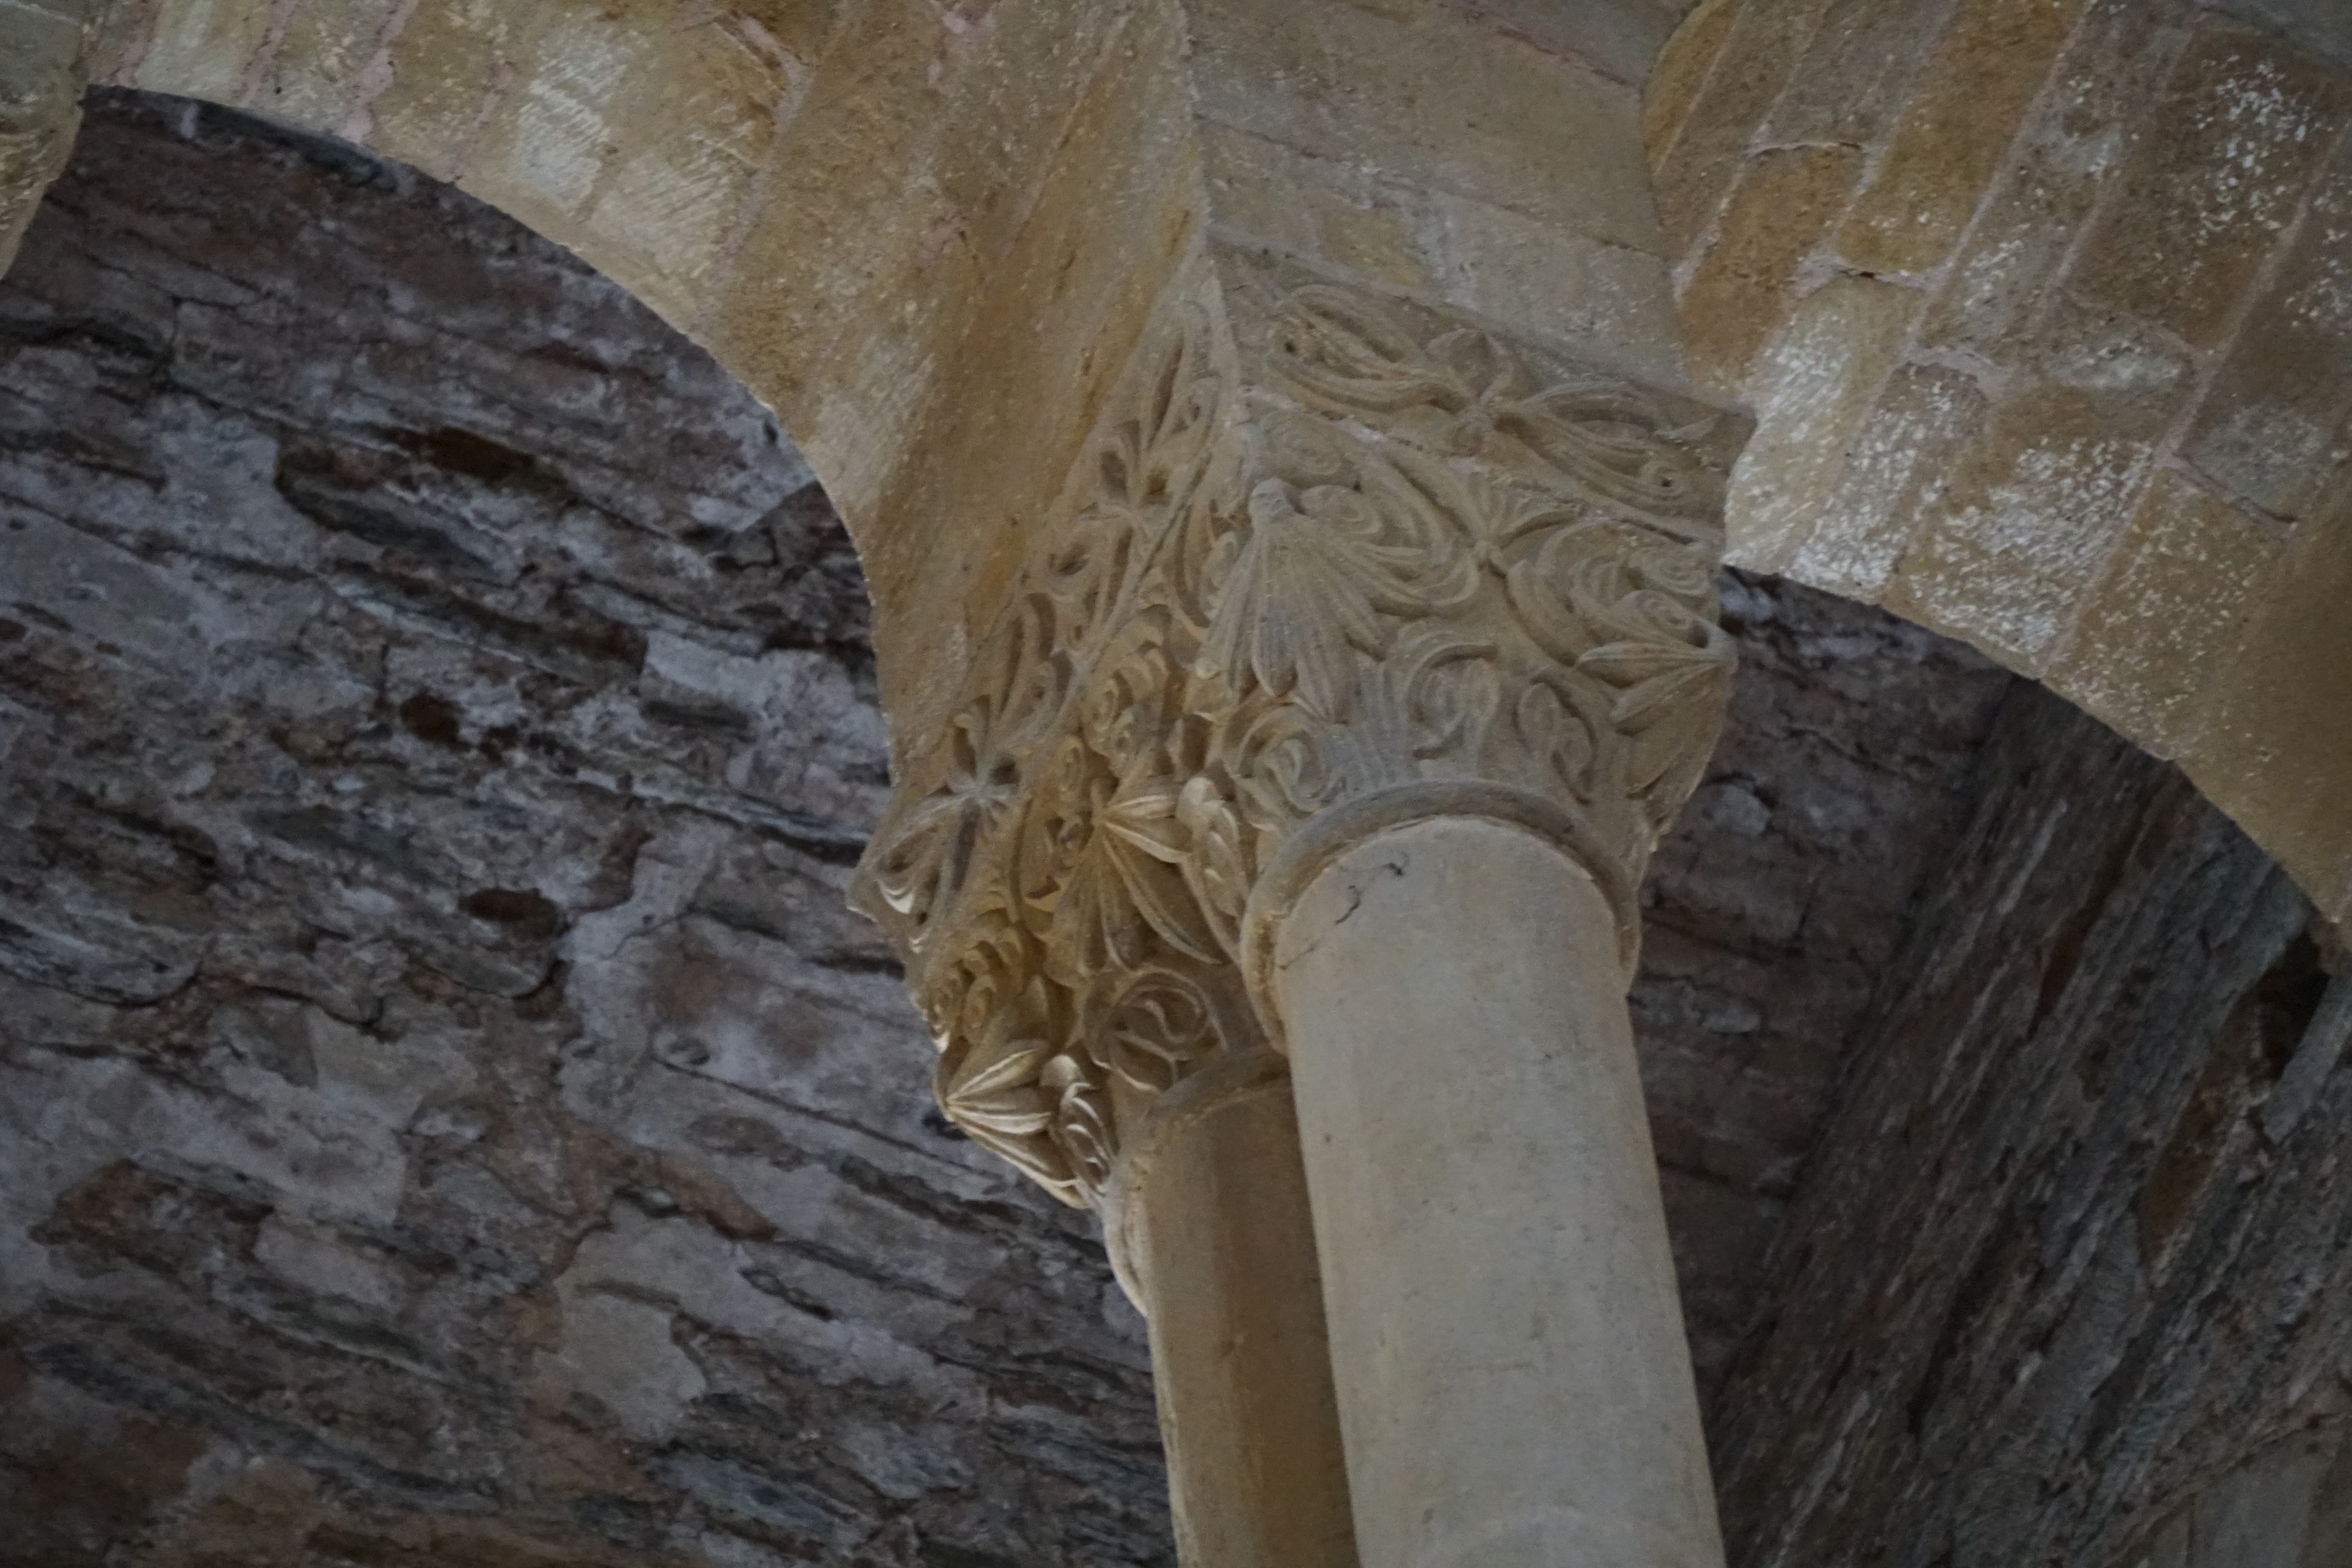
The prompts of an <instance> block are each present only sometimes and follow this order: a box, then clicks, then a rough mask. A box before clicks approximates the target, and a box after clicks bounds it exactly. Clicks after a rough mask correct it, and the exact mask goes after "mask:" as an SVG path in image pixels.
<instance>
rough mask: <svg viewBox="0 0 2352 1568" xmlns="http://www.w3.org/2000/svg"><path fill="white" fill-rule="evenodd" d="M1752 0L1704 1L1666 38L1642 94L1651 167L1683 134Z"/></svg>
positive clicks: (1644, 136)
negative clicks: (1745, 7)
mask: <svg viewBox="0 0 2352 1568" xmlns="http://www.w3.org/2000/svg"><path fill="white" fill-rule="evenodd" d="M1746 3H1747V0H1701V3H1700V5H1699V7H1698V9H1696V11H1693V12H1692V13H1691V14H1690V16H1689V17H1688V18H1687V19H1686V20H1685V22H1684V23H1683V25H1682V26H1680V27H1678V28H1676V29H1675V35H1674V37H1671V38H1669V39H1667V40H1666V47H1665V49H1664V52H1663V53H1662V54H1660V55H1659V57H1658V64H1657V68H1656V69H1655V70H1654V71H1652V72H1651V73H1650V85H1649V88H1648V89H1647V90H1646V91H1644V92H1643V95H1642V140H1643V143H1644V144H1645V145H1646V146H1647V147H1648V148H1649V150H1650V168H1651V172H1658V171H1659V170H1660V168H1661V167H1662V166H1663V165H1664V163H1665V162H1666V160H1667V156H1668V154H1669V152H1671V151H1672V150H1673V147H1674V143H1675V137H1677V136H1679V135H1681V134H1682V129H1683V122H1684V121H1685V120H1686V119H1687V118H1688V117H1689V114H1690V110H1691V105H1692V103H1693V102H1694V101H1696V99H1697V98H1698V95H1699V90H1700V89H1702V88H1704V87H1706V82H1707V77H1708V74H1709V73H1710V72H1712V71H1713V70H1714V69H1715V67H1716V62H1717V60H1719V59H1721V58H1722V57H1723V46H1724V43H1725V41H1726V40H1727V39H1728V38H1729V37H1730V36H1731V27H1732V24H1733V23H1735V22H1737V21H1738V19H1739V13H1740V9H1741V7H1742V6H1743V5H1746Z"/></svg>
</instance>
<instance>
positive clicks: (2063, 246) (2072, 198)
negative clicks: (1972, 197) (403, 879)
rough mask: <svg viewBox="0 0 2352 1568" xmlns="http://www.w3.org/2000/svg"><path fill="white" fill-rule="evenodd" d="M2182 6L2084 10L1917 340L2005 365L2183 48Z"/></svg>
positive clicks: (2158, 3)
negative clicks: (2161, 83) (2140, 120)
mask: <svg viewBox="0 0 2352 1568" xmlns="http://www.w3.org/2000/svg"><path fill="white" fill-rule="evenodd" d="M2187 10H2188V7H2187V5H2186V3H2185V0H2095V4H2093V5H2091V6H2090V7H2089V8H2088V10H2086V11H2085V12H2084V16H2083V21H2082V25H2081V26H2078V27H2077V28H2076V29H2075V32H2074V37H2073V38H2071V39H2070V40H2069V41H2068V42H2067V45H2066V47H2065V48H2064V49H2063V50H2062V51H2061V52H2060V54H2059V56H2058V58H2057V60H2056V63H2055V65H2054V67H2053V70H2052V73H2051V77H2050V80H2049V83H2048V84H2047V86H2046V87H2045V88H2044V89H2043V90H2042V97H2041V102H2040V105H2039V107H2038V108H2037V110H2036V111H2035V112H2034V113H2033V114H2032V115H2031V116H2029V117H2028V118H2027V119H2026V121H2025V123H2024V124H2023V125H2022V126H2021V128H2020V129H2019V131H2018V133H2017V136H2016V139H2015V141H2013V142H2012V143H2011V149H2010V154H2009V160H2008V164H2007V167H2005V168H2004V169H2003V170H2002V171H2001V173H2000V178H1999V179H1998V180H1997V181H1996V182H1995V183H1994V184H1993V187H1992V189H1991V191H1990V193H1989V194H1988V195H1987V196H1986V198H1985V200H1984V202H1983V204H1981V206H1980V207H1979V210H1978V212H1977V213H1976V214H1975V215H1974V223H1973V225H1972V226H1971V229H1970V231H1969V237H1968V241H1967V243H1966V244H1965V245H1964V246H1962V247H1961V249H1960V252H1959V254H1958V256H1955V257H1954V258H1953V263H1952V266H1951V267H1949V268H1948V270H1947V272H1946V274H1945V277H1944V282H1943V286H1942V287H1941V288H1940V289H1939V290H1938V292H1937V298H1936V300H1935V302H1934V303H1933V305H1931V307H1930V308H1929V309H1928V312H1927V319H1926V321H1925V322H1924V323H1923V325H1922V328H1921V331H1920V336H1921V339H1922V340H1923V341H1925V342H1927V343H1928V344H1930V345H1934V346H1937V347H1942V346H1946V345H1953V346H1958V347H1962V348H1966V349H1968V350H1971V351H1972V352H1975V353H1979V354H1981V355H1983V356H1985V357H1986V358H1988V359H1990V360H1991V361H1993V362H1995V363H1996V364H2004V365H2006V364H2011V363H2014V362H2015V361H2017V360H2018V358H2019V357H2020V354H2021V352H2022V351H2024V350H2027V349H2028V348H2029V347H2030V344H2031V341H2032V329H2033V328H2034V326H2035V325H2036V324H2037V322H2038V319H2039V317H2040V313H2041V308H2042V304H2043V302H2044V300H2045V299H2046V298H2048V295H2049V291H2050V289H2051V287H2053V284H2054V283H2055V281H2056V279H2057V277H2058V275H2059V274H2060V272H2061V271H2063V268H2064V267H2065V263H2066V259H2067V254H2068V251H2069V249H2070V247H2071V246H2073V245H2074V240H2075V238H2076V236H2077V235H2078V234H2079V233H2080V231H2081V227H2082V225H2083V223H2084V219H2085V218H2087V217H2088V216H2089V215H2090V213H2091V210H2092V208H2093V206H2094V205H2095V204H2096V202H2097V200H2098V196H2099V192H2100V191H2101V189H2102V188H2103V185H2104V183H2105V181H2106V180H2107V179H2108V178H2109V177H2110V176H2111V175H2112V174H2113V172H2114V171H2115V169H2116V166H2117V164H2118V163H2119V162H2121V160H2122V158H2123V155H2124V152H2125V151H2126V148H2127V146H2128V145H2129V142H2130V140H2131V134H2132V126H2133V122H2134V121H2135V120H2136V119H2137V117H2138V115H2139V114H2141V113H2142V112H2143V111H2144V110H2146V108H2147V100H2148V99H2149V98H2151V97H2152V96H2153V94H2154V91H2155V89H2156V87H2157V85H2158V82H2159V81H2160V80H2161V79H2162V78H2163V75H2164V73H2165V72H2166V71H2167V70H2168V69H2169V68H2170V66H2171V64H2172V61H2173V60H2174V58H2175V57H2177V56H2178V55H2179V51H2180V50H2181V49H2182V48H2183V47H2186V45H2187V43H2188V37H2189V30H2188V26H2187V20H2186V16H2187Z"/></svg>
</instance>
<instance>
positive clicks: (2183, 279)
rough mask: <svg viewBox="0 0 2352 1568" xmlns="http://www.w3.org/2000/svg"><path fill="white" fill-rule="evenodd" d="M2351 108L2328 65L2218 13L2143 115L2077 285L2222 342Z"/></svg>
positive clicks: (2196, 341) (2190, 337)
mask: <svg viewBox="0 0 2352 1568" xmlns="http://www.w3.org/2000/svg"><path fill="white" fill-rule="evenodd" d="M2347 109H2352V90H2347V88H2346V86H2345V84H2344V83H2343V82H2342V81H2341V80H2340V79H2338V78H2337V76H2336V73H2333V72H2330V71H2328V70H2327V69H2326V68H2325V67H2323V66H2322V65H2320V64H2319V63H2318V62H2316V61H2314V60H2311V59H2310V58H2308V57H2305V56H2303V55H2301V54H2299V53H2298V52H2296V51H2295V50H2294V49H2292V48H2290V47H2285V46H2283V45H2281V44H2279V43H2277V42H2275V41H2273V39H2271V38H2269V37H2264V36H2263V35H2261V34H2258V33H2252V32H2247V31H2243V30H2242V29H2240V28H2237V27H2234V26H2229V25H2227V24H2223V23H2219V22H2214V21H2208V22H2206V23H2205V24H2204V25H2202V26H2200V28H2199V29H2198V31H2197V33H2196V35H2195V36H2194V37H2192V38H2191V39H2190V41H2189V47H2188V48H2187V50H2186V51H2185V52H2184V53H2183V54H2182V56H2181V57H2180V59H2179V63H2178V64H2177V65H2176V66H2175V67H2174V68H2173V72H2172V75H2171V77H2170V78H2168V80H2167V81H2166V83H2165V85H2164V87H2163V89H2162V96H2161V99H2160V101H2159V102H2158V104H2157V105H2156V106H2155V108H2154V110H2153V111H2152V112H2150V113H2149V114H2148V115H2147V117H2146V118H2145V119H2144V120H2142V122H2141V124H2140V126H2139V128H2138V133H2137V138H2136V140H2135V143H2134V145H2133V147H2132V150H2131V152H2130V154H2129V156H2128V157H2127V158H2126V161H2125V162H2124V164H2123V166H2122V167H2121V169H2120V170H2119V171H2118V172H2117V175H2116V185H2117V189H2116V196H2115V199H2114V200H2112V201H2111V203H2110V204H2108V205H2107V207H2106V208H2105V214H2104V215H2103V216H2102V217H2101V218H2100V219H2099V220H2098V221H2097V222H2096V223H2095V225H2093V226H2092V228H2091V230H2090V232H2089V234H2088V235H2086V236H2085V238H2084V242H2083V248H2082V250H2081V251H2080V253H2079V255H2078V256H2077V257H2076V259H2075V262H2074V266H2073V267H2072V268H2071V269H2070V273H2069V276H2070V278H2071V280H2072V282H2073V285H2074V287H2076V288H2077V289H2079V290H2081V291H2082V292H2083V293H2084V294H2086V295H2088V296H2090V297H2092V298H2095V299H2098V300H2100V301H2102V302H2105V303H2106V304H2110V305H2113V306H2116V308H2120V309H2123V310H2126V311H2130V312H2132V313H2133V314H2135V315H2137V316H2138V317H2140V318H2141V319H2144V320H2147V321H2149V322H2152V323H2154V324H2156V325H2158V326H2161V327H2165V328H2168V329H2170V330H2172V331H2174V332H2177V333H2179V335H2180V337H2181V338H2182V339H2184V340H2187V341H2188V342H2189V343H2190V344H2192V345H2194V346H2195V347H2198V348H2200V349H2207V348H2212V347H2214V346H2215V345H2216V344H2218V343H2219V342H2220V341H2221V337H2222V334H2223V332H2224V331H2225V329H2227V327H2228V325H2229V323H2230V320H2231V316H2232V314H2233V313H2234V311H2235V310H2236V308H2237V307H2238V305H2239V302H2240V300H2241V299H2242V298H2243V297H2244V295H2245V294H2246V293H2247V292H2248V290H2249V289H2250V288H2251V287H2252V284H2253V282H2254V278H2255V275H2256V273H2257V272H2258V271H2259V269H2260V268H2261V267H2262V265H2263V261H2264V260H2265V259H2266V258H2267V257H2268V256H2269V255H2270V253H2271V251H2272V249H2273V246H2275V245H2276V243H2277V236H2278V234H2279V231H2280V230H2281V229H2283V228H2284V227H2285V226H2286V225H2287V224H2288V223H2289V222H2290V221H2291V220H2292V219H2293V218H2294V215H2295V213H2296V211H2297V209H2298V208H2299V207H2300V205H2301V204H2302V202H2303V199H2304V194H2305V187H2306V185H2308V183H2310V181H2311V178H2312V176H2313V174H2314V173H2315V172H2316V171H2317V169H2318V168H2319V167H2320V166H2321V165H2322V162H2323V161H2324V160H2325V159H2326V156H2327V154H2328V152H2330V151H2331V150H2332V149H2333V147H2334V145H2335V143H2336V137H2337V135H2338V134H2339V133H2340V132H2341V131H2342V130H2343V127H2344V122H2345V115H2346V112H2347Z"/></svg>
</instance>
